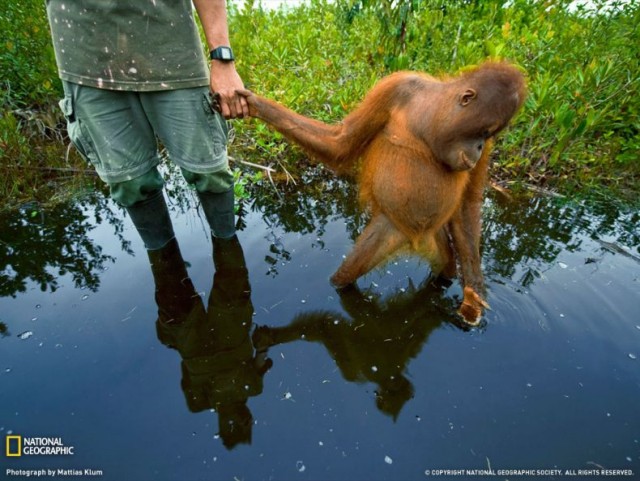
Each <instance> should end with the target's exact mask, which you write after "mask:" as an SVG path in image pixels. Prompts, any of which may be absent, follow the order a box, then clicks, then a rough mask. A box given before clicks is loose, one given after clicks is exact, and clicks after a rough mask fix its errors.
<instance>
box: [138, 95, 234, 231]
mask: <svg viewBox="0 0 640 481" xmlns="http://www.w3.org/2000/svg"><path fill="white" fill-rule="evenodd" d="M141 99H142V104H143V106H144V109H145V112H146V114H147V116H148V118H149V122H150V123H151V125H152V126H153V129H154V131H155V132H156V134H157V135H158V137H159V138H160V140H161V141H162V143H163V144H164V145H165V147H166V148H167V151H168V152H169V156H170V157H171V160H172V161H173V162H175V163H176V164H177V165H179V166H180V167H181V169H182V173H183V175H184V177H185V179H186V180H187V182H189V183H190V184H192V185H193V186H194V187H195V189H196V192H197V193H198V198H199V199H200V202H201V204H202V209H203V210H204V214H205V217H206V218H207V221H208V222H209V226H210V228H211V232H212V234H213V236H214V237H217V238H231V237H233V235H234V234H235V219H234V195H233V174H232V173H231V171H230V169H229V164H228V159H227V125H226V121H225V120H224V119H223V118H222V116H220V114H219V113H218V112H216V111H215V110H213V109H212V108H211V104H210V102H209V90H208V87H202V88H193V89H180V90H172V91H167V92H164V91H163V92H148V93H144V94H142V95H141Z"/></svg>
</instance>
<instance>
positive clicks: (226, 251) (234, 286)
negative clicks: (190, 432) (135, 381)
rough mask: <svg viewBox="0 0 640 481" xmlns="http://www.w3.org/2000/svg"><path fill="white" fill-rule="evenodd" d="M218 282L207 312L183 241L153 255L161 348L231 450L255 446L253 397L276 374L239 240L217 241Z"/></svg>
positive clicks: (194, 404)
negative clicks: (257, 348)
mask: <svg viewBox="0 0 640 481" xmlns="http://www.w3.org/2000/svg"><path fill="white" fill-rule="evenodd" d="M213 244H214V248H213V262H214V266H215V270H216V272H215V276H214V279H213V288H212V290H211V294H210V296H209V304H208V306H207V309H206V310H205V307H204V304H203V301H202V299H201V298H200V296H199V295H198V294H197V293H196V291H195V289H194V287H193V283H192V282H191V279H190V278H189V275H188V273H187V270H186V267H185V263H184V260H183V259H182V255H181V253H180V248H179V246H178V243H177V241H176V240H175V239H174V240H172V241H171V242H170V243H169V244H168V245H166V246H165V247H163V248H162V249H160V250H157V251H148V255H149V260H150V263H151V270H152V272H153V278H154V281H155V286H156V293H155V298H156V303H157V305H158V321H157V323H156V327H157V333H158V338H159V339H160V341H161V342H162V343H163V344H165V345H167V346H169V347H171V348H174V349H177V350H178V352H179V353H180V356H181V357H182V389H183V391H184V395H185V399H186V401H187V405H188V407H189V409H190V410H191V411H192V412H200V411H203V410H205V409H215V411H216V412H217V413H218V426H219V434H220V437H221V438H222V441H223V443H224V445H225V446H226V447H227V448H228V449H232V448H233V447H235V446H236V445H237V444H239V443H251V430H252V426H253V417H252V415H251V411H250V410H249V408H248V406H247V400H248V399H249V397H252V396H257V395H258V394H260V393H261V392H262V387H263V385H262V377H263V376H264V374H265V372H266V371H267V370H268V369H269V367H271V360H270V359H267V358H266V353H264V354H256V353H255V352H254V348H253V344H252V342H251V337H250V329H251V324H252V315H253V305H252V304H251V286H250V285H249V277H248V272H247V267H246V264H245V260H244V254H243V252H242V247H241V246H240V243H239V242H238V239H237V237H233V238H232V239H230V240H220V239H214V243H213Z"/></svg>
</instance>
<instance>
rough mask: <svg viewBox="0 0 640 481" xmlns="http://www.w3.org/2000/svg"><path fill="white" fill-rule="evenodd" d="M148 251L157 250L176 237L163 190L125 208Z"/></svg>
mask: <svg viewBox="0 0 640 481" xmlns="http://www.w3.org/2000/svg"><path fill="white" fill-rule="evenodd" d="M125 208H126V209H127V212H128V213H129V217H131V220H132V221H133V225H134V226H135V227H136V229H137V231H138V233H139V234H140V237H141V238H142V241H143V242H144V246H145V247H146V249H147V250H157V249H160V248H162V247H164V246H165V245H167V243H168V242H169V241H170V240H171V239H173V238H174V237H175V234H174V232H173V225H172V224H171V217H169V209H168V208H167V203H166V202H165V200H164V195H163V193H162V190H159V191H157V192H154V193H153V194H151V196H150V197H148V198H147V199H145V200H141V201H140V202H136V203H135V204H133V205H131V206H129V207H125Z"/></svg>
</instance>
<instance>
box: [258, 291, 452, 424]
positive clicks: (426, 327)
mask: <svg viewBox="0 0 640 481" xmlns="http://www.w3.org/2000/svg"><path fill="white" fill-rule="evenodd" d="M340 300H341V303H342V306H343V308H344V310H345V311H346V312H347V313H348V314H349V316H350V317H351V320H349V319H347V318H346V317H344V316H342V315H340V314H337V313H333V312H328V311H316V312H310V313H304V314H301V315H299V316H297V317H296V318H294V319H293V321H292V322H291V323H290V324H289V325H287V326H284V327H266V326H264V327H259V328H258V329H256V331H255V333H254V335H253V340H254V344H255V345H256V347H259V348H260V349H266V348H268V347H270V346H274V345H276V344H282V343H287V342H292V341H297V340H304V341H308V342H320V343H322V344H324V346H325V347H326V349H327V350H328V351H329V353H330V355H331V356H332V357H333V358H334V360H335V362H336V364H337V366H338V368H339V369H340V372H341V373H342V375H343V376H344V378H345V379H346V380H347V381H352V382H373V383H374V384H376V385H377V388H376V405H377V407H378V409H380V411H382V412H383V413H385V414H387V415H389V416H391V417H392V418H393V419H394V420H395V419H396V418H397V417H398V414H399V413H400V410H401V409H402V407H403V406H404V405H405V403H406V402H407V401H408V400H409V399H411V398H412V397H413V385H412V384H411V381H409V379H407V377H406V376H405V373H406V368H407V365H408V363H409V361H410V360H411V359H412V358H414V357H416V356H417V355H418V353H419V352H420V350H421V349H422V346H423V344H424V343H425V342H426V340H427V338H428V337H429V335H430V334H431V332H432V331H433V330H435V329H436V328H437V327H438V326H440V325H441V324H442V323H443V321H445V320H448V319H454V318H455V317H456V303H455V301H454V300H453V299H447V298H445V297H444V296H442V292H441V288H440V287H438V286H437V285H435V284H433V283H427V284H426V285H425V286H424V287H422V288H420V289H418V290H417V291H415V292H412V293H410V294H405V293H403V294H399V295H396V296H394V297H392V298H390V299H385V300H382V299H372V298H370V297H368V296H365V295H364V294H363V293H362V292H360V291H359V290H358V288H357V287H355V286H351V287H348V288H346V289H343V290H341V291H340Z"/></svg>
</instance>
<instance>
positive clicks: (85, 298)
mask: <svg viewBox="0 0 640 481" xmlns="http://www.w3.org/2000/svg"><path fill="white" fill-rule="evenodd" d="M81 299H82V300H83V301H86V300H87V299H89V294H85V295H84V296H82V298H81Z"/></svg>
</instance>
